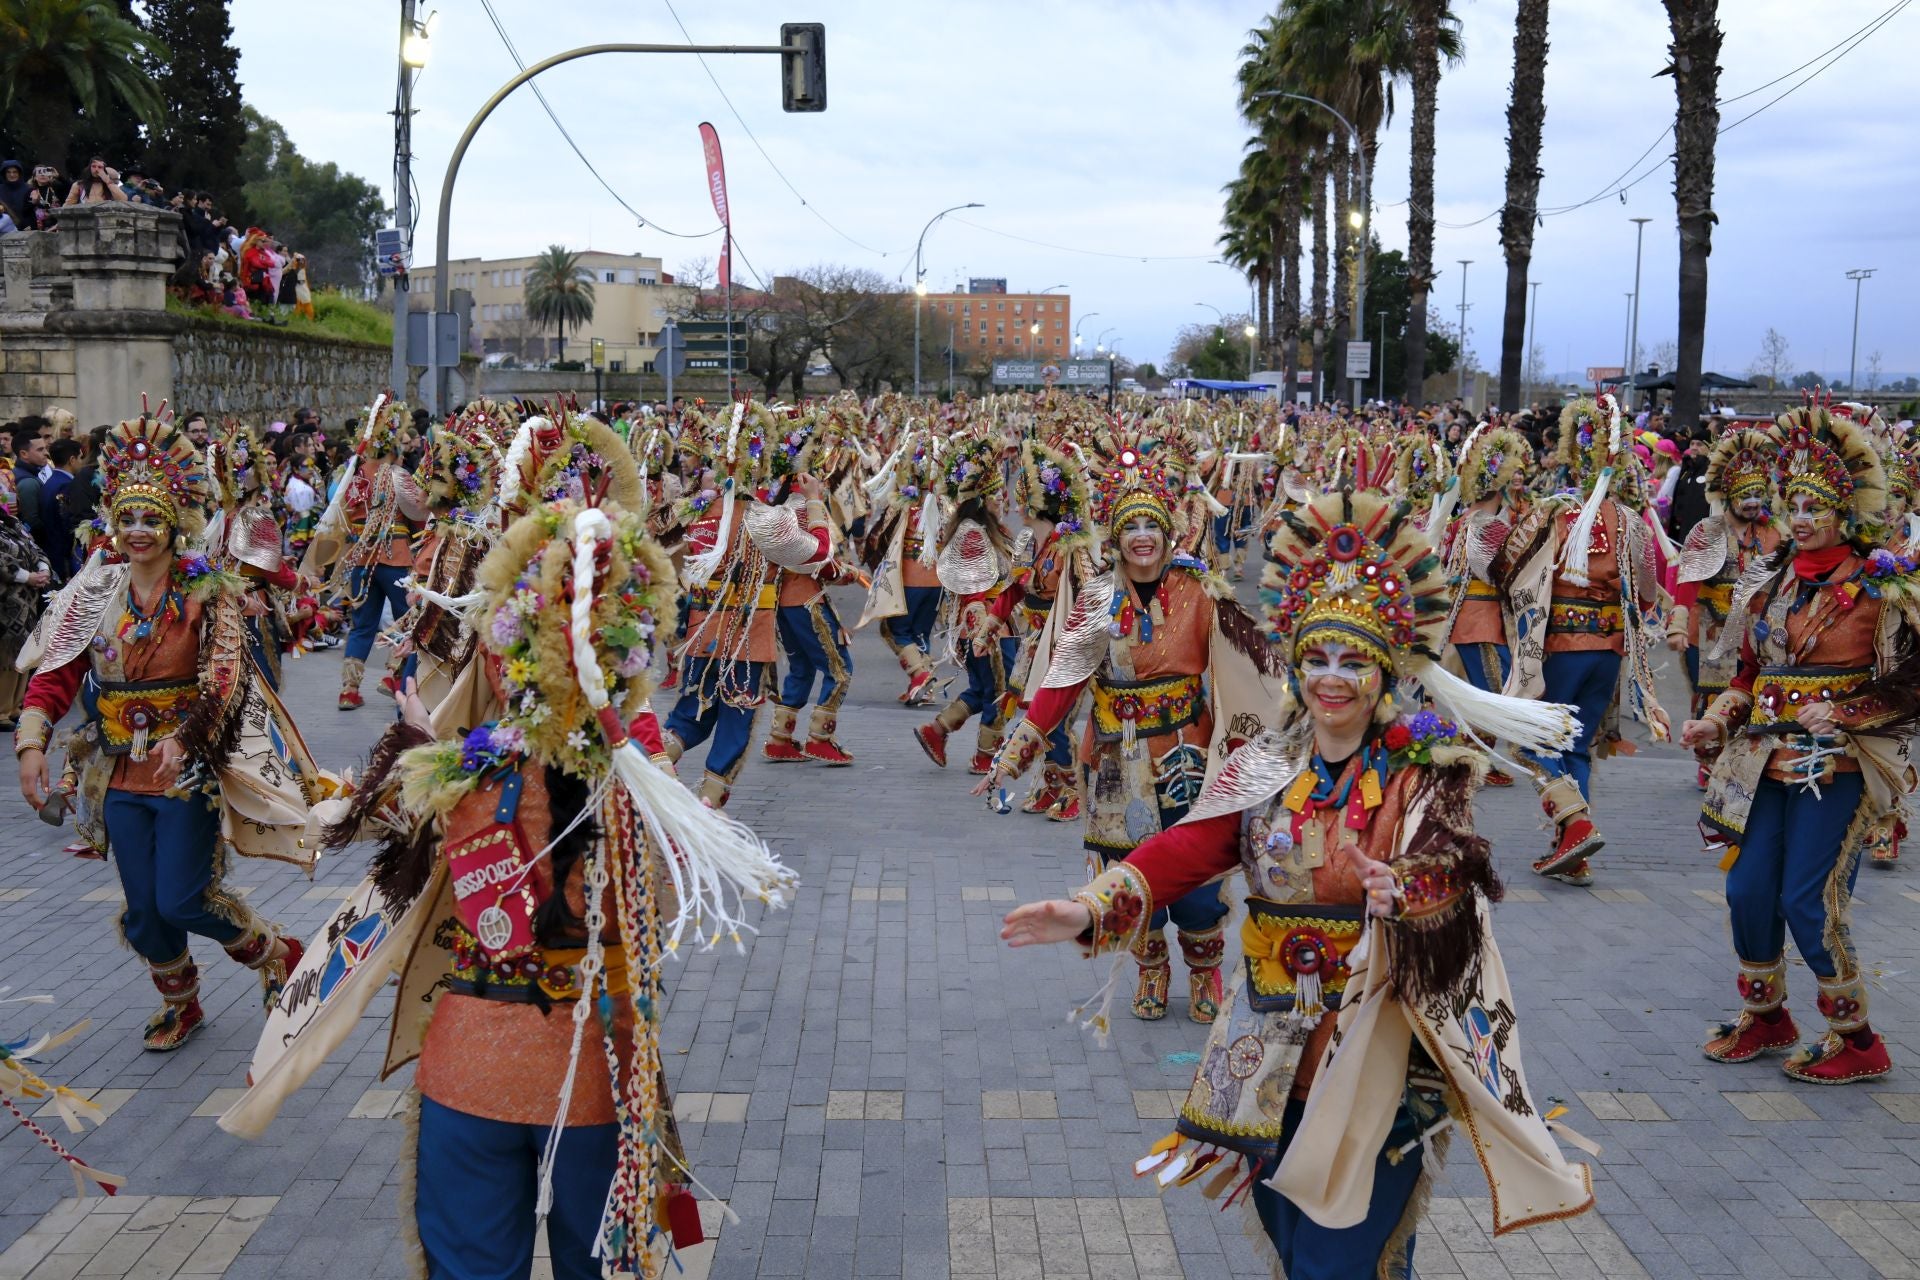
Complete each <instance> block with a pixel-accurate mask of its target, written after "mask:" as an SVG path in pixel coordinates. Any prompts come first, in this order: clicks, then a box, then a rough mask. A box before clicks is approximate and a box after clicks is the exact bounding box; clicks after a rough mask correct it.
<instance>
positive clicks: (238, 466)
mask: <svg viewBox="0 0 1920 1280" xmlns="http://www.w3.org/2000/svg"><path fill="white" fill-rule="evenodd" d="M206 456H207V471H208V474H209V475H210V476H211V477H212V482H213V495H214V502H215V504H216V505H218V506H219V507H221V508H222V509H225V510H232V509H233V508H235V507H238V506H239V505H240V504H241V503H243V502H245V501H246V500H247V498H248V497H250V496H251V495H253V494H256V493H260V492H263V491H264V492H267V493H271V492H273V490H274V488H275V483H274V482H275V479H276V476H277V472H278V468H277V467H276V465H275V462H274V457H273V453H272V452H271V451H270V450H269V449H267V448H266V446H265V445H263V444H262V443H261V442H260V433H259V432H257V431H255V430H254V429H253V428H252V427H250V426H248V425H246V424H245V423H241V422H235V421H233V420H232V419H228V420H226V421H225V422H222V423H221V424H220V430H219V432H218V433H217V434H216V435H215V438H214V439H212V440H210V441H208V444H207V455H206Z"/></svg>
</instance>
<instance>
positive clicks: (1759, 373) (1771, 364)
mask: <svg viewBox="0 0 1920 1280" xmlns="http://www.w3.org/2000/svg"><path fill="white" fill-rule="evenodd" d="M1747 372H1749V373H1750V374H1752V375H1753V376H1754V377H1756V378H1765V379H1766V380H1767V390H1769V391H1777V390H1779V389H1780V387H1781V386H1782V385H1784V384H1785V382H1786V380H1787V378H1788V376H1789V375H1790V374H1791V373H1792V372H1793V352H1792V351H1791V350H1790V349H1789V348H1788V346H1787V335H1786V334H1784V333H1781V332H1780V331H1779V330H1778V329H1772V328H1770V329H1768V330H1767V332H1766V334H1765V335H1764V336H1763V337H1762V338H1761V339H1760V354H1759V355H1757V356H1755V357H1754V358H1753V363H1752V364H1751V365H1749V366H1748V367H1747Z"/></svg>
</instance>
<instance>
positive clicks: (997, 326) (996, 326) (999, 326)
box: [993, 320, 1007, 333]
mask: <svg viewBox="0 0 1920 1280" xmlns="http://www.w3.org/2000/svg"><path fill="white" fill-rule="evenodd" d="M993 331H994V332H995V333H1005V332H1006V331H1007V322H1006V321H1005V320H995V321H994V322H993Z"/></svg>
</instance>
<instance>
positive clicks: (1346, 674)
mask: <svg viewBox="0 0 1920 1280" xmlns="http://www.w3.org/2000/svg"><path fill="white" fill-rule="evenodd" d="M1300 675H1301V677H1302V678H1303V679H1305V680H1306V681H1308V682H1309V683H1311V682H1312V681H1315V680H1321V679H1329V678H1331V679H1334V680H1344V681H1346V682H1347V683H1348V684H1351V685H1353V686H1355V687H1356V688H1359V689H1362V690H1365V689H1368V688H1371V687H1373V686H1374V685H1375V684H1377V683H1378V681H1379V679H1380V666H1379V664H1378V663H1376V662H1375V661H1374V660H1373V659H1372V658H1369V657H1368V656H1367V655H1366V654H1364V653H1362V652H1360V651H1359V650H1358V649H1349V648H1348V647H1347V646H1345V645H1343V644H1316V645H1309V646H1308V648H1307V651H1306V652H1305V653H1303V654H1301V655H1300Z"/></svg>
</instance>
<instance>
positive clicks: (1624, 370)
mask: <svg viewBox="0 0 1920 1280" xmlns="http://www.w3.org/2000/svg"><path fill="white" fill-rule="evenodd" d="M1620 340H1621V341H1622V342H1624V343H1626V344H1627V354H1626V355H1624V356H1622V357H1621V359H1620V376H1621V377H1623V378H1625V379H1626V381H1625V382H1624V383H1622V384H1621V387H1620V389H1621V390H1622V391H1624V392H1625V393H1626V396H1627V406H1628V408H1629V409H1631V408H1632V406H1633V295H1632V294H1631V293H1629V294H1628V295H1627V331H1626V332H1625V333H1623V334H1621V335H1620ZM1618 398H1619V397H1617V396H1616V397H1615V399H1616V400H1618Z"/></svg>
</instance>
